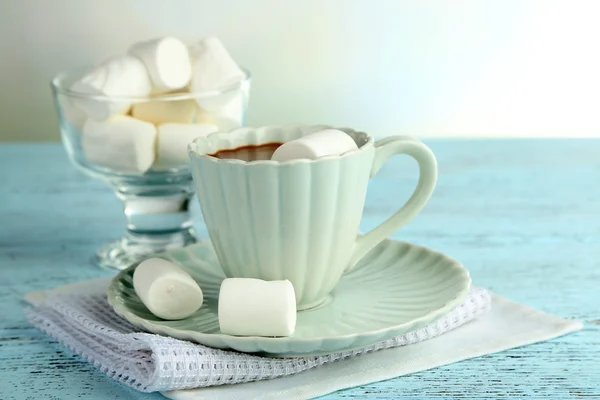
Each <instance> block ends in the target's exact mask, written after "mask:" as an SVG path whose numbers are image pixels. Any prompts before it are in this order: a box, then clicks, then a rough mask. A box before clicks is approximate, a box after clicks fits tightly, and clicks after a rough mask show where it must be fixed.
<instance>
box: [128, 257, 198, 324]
mask: <svg viewBox="0 0 600 400" xmlns="http://www.w3.org/2000/svg"><path fill="white" fill-rule="evenodd" d="M133 289H134V290H135V293H136V294H137V295H138V297H139V298H140V300H142V303H144V305H145V306H146V308H148V310H150V312H151V313H152V314H154V315H156V316H157V317H159V318H162V319H167V320H178V319H183V318H187V317H189V316H190V315H192V314H193V313H195V312H196V311H197V310H198V309H199V308H200V307H201V306H202V302H203V301H204V296H203V294H202V289H200V286H198V284H197V283H196V281H195V280H194V279H193V278H192V277H191V276H190V274H189V273H187V272H186V271H184V270H183V269H181V268H180V267H179V266H177V265H175V264H173V263H172V262H170V261H167V260H163V259H161V258H149V259H147V260H144V261H142V262H141V263H140V264H139V265H138V266H137V267H136V269H135V271H134V272H133Z"/></svg>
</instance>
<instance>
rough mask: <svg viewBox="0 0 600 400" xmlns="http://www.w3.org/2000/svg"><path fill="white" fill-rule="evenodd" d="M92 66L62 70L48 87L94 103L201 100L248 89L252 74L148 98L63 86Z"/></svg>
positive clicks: (248, 72)
mask: <svg viewBox="0 0 600 400" xmlns="http://www.w3.org/2000/svg"><path fill="white" fill-rule="evenodd" d="M94 67H95V66H94V65H85V66H79V67H75V68H70V69H67V70H63V71H61V72H59V73H58V74H56V75H55V76H54V77H53V78H52V79H51V80H50V86H51V88H52V91H53V92H54V94H55V95H58V94H61V95H65V96H68V97H71V98H77V99H83V100H96V101H107V102H108V101H110V102H129V103H139V102H152V101H161V102H165V101H182V100H192V99H194V100H195V99H203V98H210V97H216V96H220V95H223V94H226V93H229V92H233V91H236V90H240V89H247V88H248V87H249V84H250V81H251V80H252V74H251V73H250V71H249V70H247V69H246V68H243V67H240V69H241V70H242V72H243V73H244V78H243V79H242V80H240V81H237V82H234V83H232V84H230V85H227V86H223V87H221V88H218V89H213V90H207V91H202V92H170V93H163V94H157V95H150V96H105V95H101V94H90V93H83V92H77V91H74V90H71V89H70V88H69V87H66V86H65V80H67V79H68V78H70V77H73V76H77V75H78V74H79V75H81V74H83V73H85V72H86V71H88V70H90V69H91V68H94Z"/></svg>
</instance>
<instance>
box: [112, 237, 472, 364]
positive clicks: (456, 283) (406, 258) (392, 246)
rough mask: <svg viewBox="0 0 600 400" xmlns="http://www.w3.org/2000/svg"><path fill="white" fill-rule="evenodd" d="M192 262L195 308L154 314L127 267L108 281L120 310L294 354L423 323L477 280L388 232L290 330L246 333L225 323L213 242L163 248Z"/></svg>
mask: <svg viewBox="0 0 600 400" xmlns="http://www.w3.org/2000/svg"><path fill="white" fill-rule="evenodd" d="M162 257H163V258H165V259H169V260H172V261H174V262H176V263H177V264H179V265H180V266H181V267H182V268H184V269H185V270H187V271H188V272H189V273H190V274H191V275H192V277H193V278H194V279H195V280H196V281H197V282H198V284H199V285H200V287H201V288H202V291H203V292H204V304H203V305H202V307H201V308H200V310H198V311H197V312H196V313H195V314H194V315H192V316H190V317H188V318H186V319H184V320H180V321H165V320H161V319H160V318H158V317H156V316H154V315H152V314H151V313H150V311H148V310H147V309H146V307H145V306H144V305H143V304H142V302H141V301H140V299H139V298H138V296H137V295H136V293H135V291H134V290H133V281H132V276H133V271H134V269H135V267H130V268H128V269H126V270H123V271H121V272H120V273H119V274H118V275H117V276H116V277H115V278H114V279H113V281H112V283H111V285H110V287H109V288H108V302H109V303H110V304H111V305H112V307H113V308H114V310H115V311H116V313H117V314H119V315H120V316H122V317H123V318H125V319H126V320H127V321H129V322H130V323H131V324H133V325H135V326H137V327H139V328H141V329H144V330H146V331H149V332H153V333H157V334H160V335H165V336H171V337H174V338H178V339H184V340H190V341H193V342H197V343H200V344H203V345H206V346H210V347H215V348H219V349H230V350H238V351H242V352H248V353H266V354H268V355H270V356H276V357H294V356H305V355H314V354H323V353H332V352H338V351H346V350H352V349H356V348H361V347H366V346H369V345H372V344H374V343H376V342H379V341H382V340H386V339H389V338H392V337H394V336H398V335H401V334H404V333H406V332H409V331H412V330H415V329H418V328H421V327H423V326H425V325H426V324H428V323H429V322H431V321H433V320H435V319H436V318H438V317H440V316H441V315H443V314H445V313H446V312H448V311H450V310H451V309H452V308H454V307H456V306H457V305H459V304H460V303H461V301H462V300H463V298H464V297H465V296H466V295H467V292H468V291H469V287H470V284H471V279H470V277H469V273H468V271H467V270H466V269H465V268H464V267H463V266H462V265H461V264H460V263H459V262H458V261H455V260H453V259H452V258H450V257H448V256H446V255H444V254H442V253H439V252H436V251H434V250H431V249H428V248H426V247H421V246H416V245H413V244H410V243H405V242H398V241H393V240H385V241H383V242H382V243H381V244H379V245H378V246H377V247H375V248H374V249H373V250H372V251H371V252H370V253H369V254H368V255H367V256H366V257H365V258H364V259H363V260H362V261H361V262H360V264H359V265H358V266H357V267H356V268H355V269H353V270H352V271H351V272H349V273H347V274H346V275H344V276H343V277H342V280H341V281H340V283H339V284H338V285H337V286H336V287H335V289H334V290H333V292H332V293H331V294H330V296H329V297H328V299H327V300H326V301H325V303H324V304H322V305H321V306H319V307H316V308H314V309H310V310H306V311H300V312H299V313H298V318H297V324H296V331H295V332H294V334H293V335H292V336H290V337H284V338H271V337H238V336H229V335H224V334H222V333H221V332H220V330H219V321H218V317H217V302H218V297H219V286H220V283H221V281H222V280H223V279H224V278H225V275H224V274H223V272H222V270H221V268H220V267H219V263H218V261H217V258H216V255H215V253H214V250H213V249H212V247H211V245H210V244H208V243H201V244H195V245H191V246H188V247H186V248H183V249H176V250H172V251H169V252H167V253H165V254H163V255H162Z"/></svg>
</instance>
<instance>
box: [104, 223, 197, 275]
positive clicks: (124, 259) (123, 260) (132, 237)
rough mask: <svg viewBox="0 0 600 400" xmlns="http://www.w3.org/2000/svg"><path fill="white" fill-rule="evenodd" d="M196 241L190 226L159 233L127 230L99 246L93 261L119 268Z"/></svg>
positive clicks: (105, 267)
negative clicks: (139, 232)
mask: <svg viewBox="0 0 600 400" xmlns="http://www.w3.org/2000/svg"><path fill="white" fill-rule="evenodd" d="M197 241H198V238H197V236H196V234H195V232H194V231H193V229H191V228H189V229H184V230H180V231H177V232H174V233H167V234H161V235H156V234H152V235H144V234H135V233H131V232H128V233H127V234H126V235H125V236H124V237H123V238H121V239H120V240H117V241H114V242H111V243H108V244H106V245H105V246H103V247H102V248H100V249H99V250H98V251H97V252H96V255H95V257H94V263H95V264H96V265H98V266H100V267H101V268H104V269H108V270H115V269H116V270H121V269H125V268H127V267H129V266H131V265H133V264H136V263H139V262H140V261H143V260H144V259H146V258H149V257H151V256H153V255H156V254H159V253H162V252H163V251H165V250H169V249H174V248H181V247H184V246H187V245H189V244H193V243H196V242H197Z"/></svg>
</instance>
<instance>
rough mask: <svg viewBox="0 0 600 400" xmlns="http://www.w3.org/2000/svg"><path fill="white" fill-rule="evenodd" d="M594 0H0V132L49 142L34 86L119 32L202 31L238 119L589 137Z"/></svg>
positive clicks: (48, 111)
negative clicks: (238, 94) (222, 57)
mask: <svg viewBox="0 0 600 400" xmlns="http://www.w3.org/2000/svg"><path fill="white" fill-rule="evenodd" d="M599 21H600V1H595V0H589V1H583V0H579V1H578V0H570V1H567V0H561V1H553V0H540V1H534V0H498V1H491V0H489V1H486V0H473V1H468V0H452V1H444V0H419V1H416V0H415V1H413V0H410V1H402V0H389V1H386V0H237V1H231V0H218V1H217V0H189V1H183V0H182V1H178V0H170V1H166V0H103V1H99V0H98V1H92V0H71V1H67V0H0V88H1V91H0V120H1V121H2V125H1V128H0V140H24V141H30V140H57V139H58V137H59V135H58V129H57V125H56V117H55V115H54V109H53V105H52V102H51V99H50V90H49V86H48V82H49V79H50V78H51V76H52V75H53V74H55V73H57V72H58V71H60V70H62V69H65V68H69V67H72V66H76V65H80V64H88V63H94V62H99V61H101V60H102V59H104V58H106V57H107V56H110V55H113V54H117V53H122V52H124V51H125V50H126V49H127V47H128V46H129V45H130V44H131V43H132V42H135V41H138V40H143V39H148V38H151V37H155V36H161V35H176V36H179V37H181V38H182V39H184V40H186V41H188V42H191V41H193V40H195V39H197V38H200V37H203V36H207V35H216V36H218V37H220V38H221V40H222V41H223V42H224V43H225V45H226V46H227V48H228V49H229V50H230V52H231V53H232V55H233V56H234V57H235V58H236V59H237V60H238V62H239V63H240V64H241V65H243V66H245V67H247V68H248V69H250V70H251V71H252V73H253V75H254V79H253V89H252V94H251V100H250V108H249V114H248V123H249V124H251V125H259V124H271V123H291V122H304V123H327V124H333V125H344V126H352V127H355V128H360V129H365V130H368V131H369V132H371V133H373V134H375V135H377V136H382V135H389V134H397V133H403V134H416V135H420V136H422V137H427V136H478V137H483V136H600V55H599V54H600V46H599V43H600V22H599Z"/></svg>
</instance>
